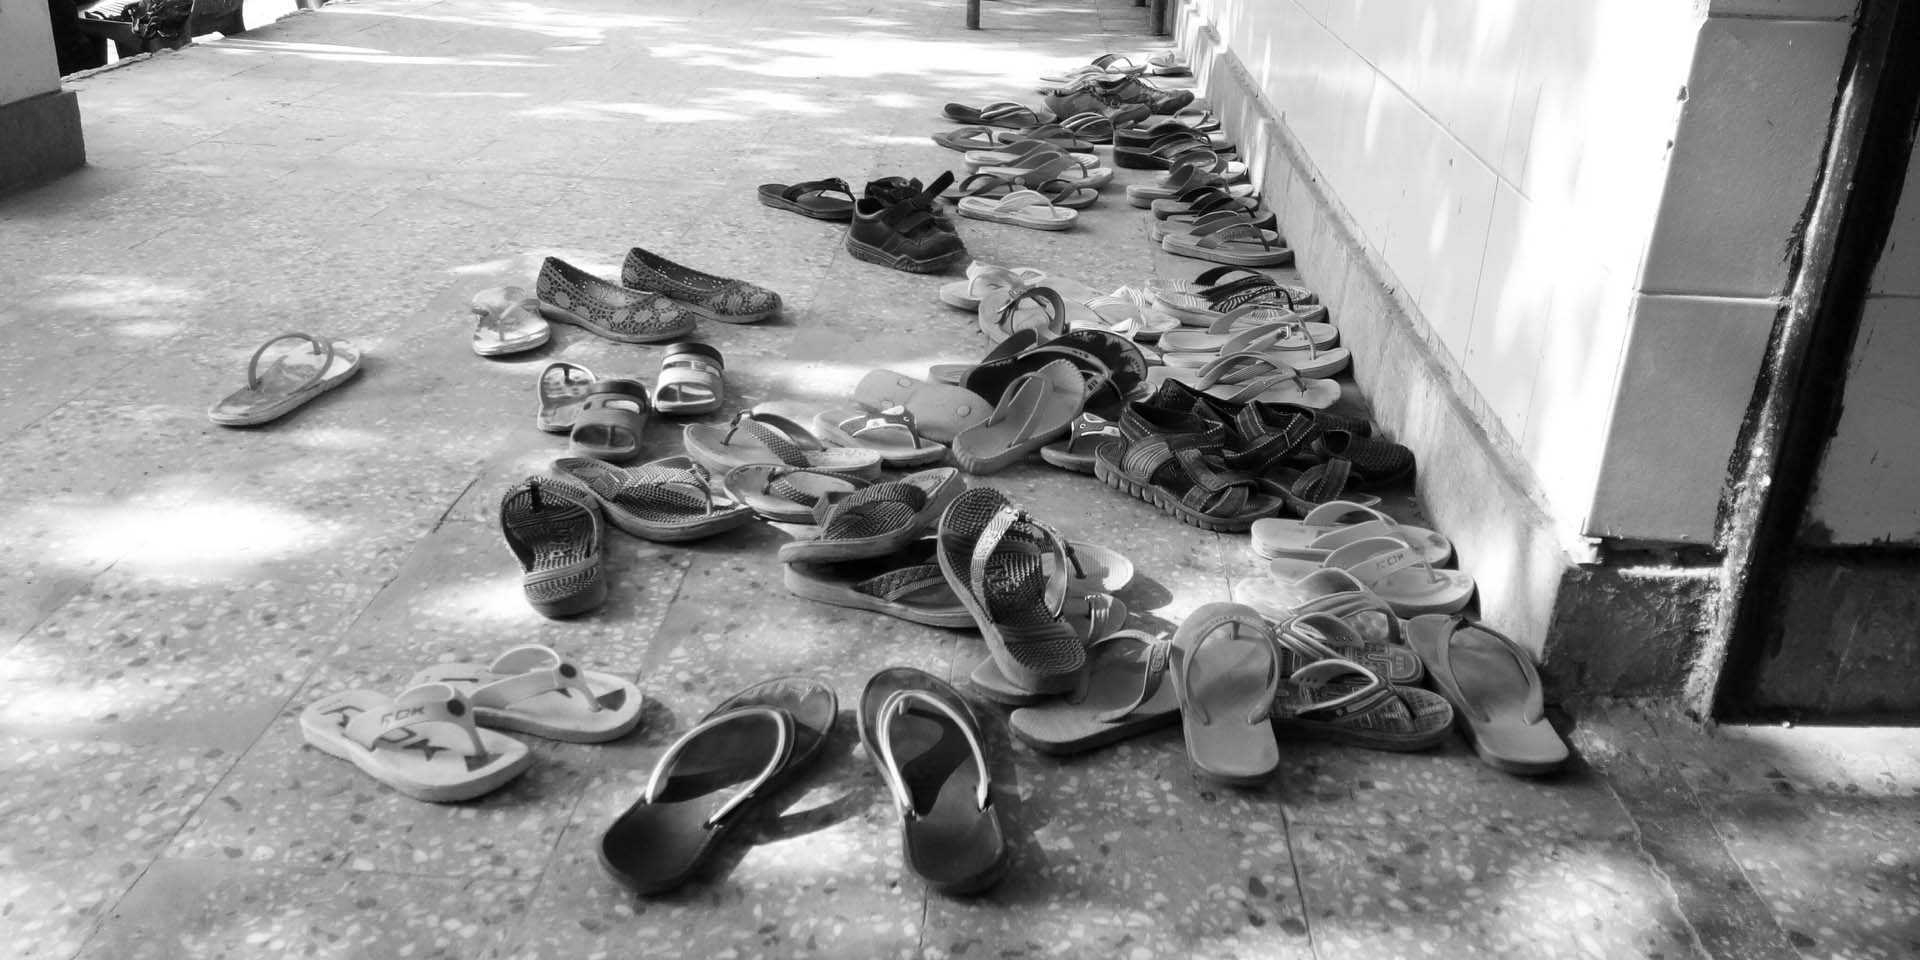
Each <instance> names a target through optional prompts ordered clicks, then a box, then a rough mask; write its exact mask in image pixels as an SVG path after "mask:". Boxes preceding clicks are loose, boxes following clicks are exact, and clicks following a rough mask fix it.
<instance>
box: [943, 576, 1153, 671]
mask: <svg viewBox="0 0 1920 960" xmlns="http://www.w3.org/2000/svg"><path fill="white" fill-rule="evenodd" d="M994 573H995V567H994V565H993V564H991V563H989V564H988V565H987V575H988V576H989V577H991V576H993V574H994ZM1130 613H1131V611H1130V610H1128V609H1127V605H1126V602H1125V601H1122V600H1121V599H1120V598H1118V597H1115V596H1113V595H1111V594H1105V593H1090V594H1082V595H1080V596H1070V597H1068V598H1067V600H1066V602H1065V605H1064V606H1062V607H1061V612H1060V617H1061V619H1063V620H1065V621H1066V622H1067V625H1068V626H1070V627H1072V628H1073V632H1074V635H1075V636H1078V637H1079V638H1080V646H1082V647H1084V648H1086V649H1088V650H1092V649H1093V645H1094V644H1095V643H1098V642H1099V641H1101V640H1104V639H1106V638H1107V637H1110V636H1113V635H1114V634H1116V633H1120V632H1121V631H1122V629H1123V628H1125V627H1126V625H1127V616H1128V614H1130ZM967 685H968V686H969V687H971V688H973V691H974V692H975V693H977V694H979V695H980V696H981V697H984V698H985V699H988V700H991V701H993V702H994V703H998V704H1001V705H1003V706H1009V707H1030V706H1032V705H1034V704H1036V703H1044V702H1046V701H1048V700H1051V699H1053V698H1054V696H1056V695H1057V694H1059V693H1060V692H1061V691H1056V690H1045V691H1040V690H1032V689H1029V688H1028V687H1026V686H1025V685H1023V684H1021V683H1019V682H1017V681H1014V680H1010V679H1008V678H1007V675H1006V674H1005V673H1004V672H1002V671H1001V669H1000V664H999V663H998V662H996V661H995V660H994V659H993V657H992V656H987V657H985V658H984V659H982V660H981V661H980V662H979V663H976V664H974V667H973V669H972V670H971V671H969V672H968V674H967Z"/></svg>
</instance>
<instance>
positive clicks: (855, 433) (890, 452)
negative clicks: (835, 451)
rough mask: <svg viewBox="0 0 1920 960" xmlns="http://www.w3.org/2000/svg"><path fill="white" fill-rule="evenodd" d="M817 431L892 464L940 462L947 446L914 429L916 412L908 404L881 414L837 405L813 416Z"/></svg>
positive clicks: (838, 444) (840, 444)
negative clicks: (914, 413)
mask: <svg viewBox="0 0 1920 960" xmlns="http://www.w3.org/2000/svg"><path fill="white" fill-rule="evenodd" d="M813 429H814V432H816V433H818V434H819V435H820V439H821V440H824V441H826V442H827V443H830V444H833V445H834V446H836V447H851V448H853V449H856V450H872V451H873V452H875V453H878V454H879V455H880V459H881V461H882V462H883V463H885V464H886V465H887V466H889V467H895V468H898V467H920V466H925V465H927V464H929V463H935V462H938V461H939V460H941V459H944V458H945V457H946V455H947V448H946V447H944V446H942V445H940V444H937V443H934V442H933V441H931V440H928V439H926V438H925V437H922V436H920V435H919V434H918V433H917V432H915V431H914V429H913V414H911V413H908V412H907V408H905V407H889V408H887V409H885V410H882V411H880V412H878V413H870V412H867V411H865V410H857V409H849V408H846V407H837V408H835V409H832V410H822V411H820V412H819V413H816V414H814V415H813Z"/></svg>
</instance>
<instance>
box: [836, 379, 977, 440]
mask: <svg viewBox="0 0 1920 960" xmlns="http://www.w3.org/2000/svg"><path fill="white" fill-rule="evenodd" d="M853 402H854V403H857V404H859V405H860V406H861V407H863V408H865V409H868V410H890V409H892V408H894V407H901V408H903V409H905V410H906V411H907V412H908V413H909V414H912V415H913V427H914V429H915V430H918V431H919V432H920V435H921V436H923V437H926V438H927V439H929V440H933V441H935V442H938V443H952V442H953V438H954V437H955V436H956V435H957V434H959V432H960V431H962V430H965V429H966V428H968V427H971V426H973V425H974V424H977V423H984V422H986V419H987V418H988V417H990V416H992V415H993V404H992V403H989V402H988V401H987V400H986V399H985V398H983V397H981V396H980V395H979V394H976V393H974V392H972V391H970V390H966V389H963V388H961V387H957V386H953V385H951V384H944V383H923V382H921V381H919V380H915V379H914V378H912V377H909V376H907V375H905V374H902V373H895V372H894V371H892V370H875V371H873V372H871V373H869V374H867V375H866V376H865V377H863V378H862V379H861V380H860V383H859V385H857V386H855V387H854V388H853Z"/></svg>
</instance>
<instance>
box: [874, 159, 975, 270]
mask: <svg viewBox="0 0 1920 960" xmlns="http://www.w3.org/2000/svg"><path fill="white" fill-rule="evenodd" d="M952 183H953V174H951V173H943V174H941V175H940V176H939V177H938V178H937V179H935V180H934V181H933V183H932V184H931V185H930V186H928V187H926V188H925V189H924V190H922V191H920V192H919V193H915V194H912V195H910V196H907V195H903V193H902V192H897V191H896V192H892V193H885V190H884V188H883V195H890V196H894V197H896V198H897V199H895V201H894V202H892V203H887V202H884V201H882V200H880V199H876V198H875V197H872V196H868V197H863V198H862V199H861V200H860V201H859V202H858V203H855V204H854V207H853V226H852V227H851V228H849V229H848V230H847V252H848V253H851V254H853V255H854V256H855V257H858V258H860V259H862V260H865V261H867V262H868V263H877V264H880V265H881V266H886V267H892V268H894V269H895V270H905V271H907V272H908V273H940V272H942V271H944V270H946V269H947V268H948V267H950V266H952V265H953V264H955V263H957V262H959V261H961V260H964V259H966V257H967V245H966V244H965V243H962V242H961V240H960V236H959V234H957V233H955V232H954V231H953V228H952V223H951V221H945V218H944V217H940V216H938V215H937V213H936V211H935V210H934V208H933V198H935V197H938V196H939V195H940V191H942V190H945V189H946V188H947V187H948V186H949V185H950V184H952ZM870 186H871V185H870ZM869 192H870V193H871V192H872V191H871V190H870V191H869ZM943 222H944V225H943Z"/></svg>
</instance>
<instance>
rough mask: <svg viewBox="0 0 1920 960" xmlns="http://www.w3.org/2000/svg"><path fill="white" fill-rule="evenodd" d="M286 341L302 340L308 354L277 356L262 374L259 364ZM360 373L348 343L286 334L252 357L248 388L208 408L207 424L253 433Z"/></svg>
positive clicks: (296, 352) (357, 357) (357, 355)
mask: <svg viewBox="0 0 1920 960" xmlns="http://www.w3.org/2000/svg"><path fill="white" fill-rule="evenodd" d="M285 340H304V341H306V342H307V345H308V347H309V348H310V349H309V350H307V351H301V350H297V349H296V350H292V351H288V352H285V353H282V354H279V355H277V356H275V357H274V359H273V362H272V363H271V364H269V365H268V366H267V368H266V369H265V370H264V371H263V370H261V369H260V358H261V357H264V356H266V354H267V348H269V347H271V346H273V345H274V344H276V343H280V342H282V341H285ZM309 353H310V354H311V359H309V358H308V357H307V354H309ZM302 361H304V362H302ZM359 372H360V351H358V350H355V349H354V348H353V345H352V344H350V343H348V342H346V341H345V340H321V339H319V338H318V337H314V336H312V335H310V334H305V333H283V334H280V335H279V336H277V337H274V338H273V339H271V340H268V341H267V342H265V343H263V344H261V345H260V348H259V349H257V350H255V351H253V358H252V359H250V360H248V361H247V385H246V387H245V388H244V389H241V390H235V391H234V392H233V393H230V394H228V395H227V396H226V398H225V399H223V400H221V401H220V402H218V403H216V404H214V405H213V406H212V407H209V408H208V409H207V419H208V420H211V421H213V422H214V423H216V424H218V425H220V426H223V427H251V426H256V425H258V424H262V423H266V422H268V421H270V420H278V419H279V418H281V417H284V416H286V415H287V414H289V413H292V412H293V411H294V410H296V409H298V408H299V407H300V406H301V405H303V404H305V403H307V402H308V401H310V400H312V399H313V398H314V397H317V396H319V395H321V394H323V393H326V392H327V391H328V390H332V389H333V388H335V387H337V386H340V385H341V384H343V383H346V382H347V381H348V380H351V379H353V375H354V374H356V373H359Z"/></svg>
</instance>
